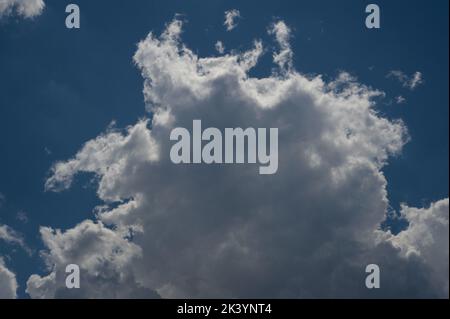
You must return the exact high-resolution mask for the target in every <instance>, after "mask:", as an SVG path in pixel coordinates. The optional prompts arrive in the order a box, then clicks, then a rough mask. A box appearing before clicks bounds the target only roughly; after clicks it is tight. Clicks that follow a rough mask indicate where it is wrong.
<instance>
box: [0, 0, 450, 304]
mask: <svg viewBox="0 0 450 319" xmlns="http://www.w3.org/2000/svg"><path fill="white" fill-rule="evenodd" d="M72 2H73V3H76V4H78V5H79V8H80V12H81V27H80V28H79V29H68V28H66V26H65V19H66V16H67V13H66V12H65V8H66V5H68V4H69V3H71V1H51V0H44V1H41V0H29V1H14V0H0V88H1V89H0V93H1V94H0V136H1V138H0V149H1V156H0V282H2V283H4V284H3V286H4V287H7V286H8V287H9V288H8V289H5V291H4V292H0V296H7V297H8V296H12V297H19V298H30V297H44V298H58V297H80V298H85V297H89V298H91V297H94V298H98V297H122V298H123V297H131V298H134V297H153V296H160V297H164V298H171V297H233V298H234V297H275V298H276V297H294V298H311V297H313V298H315V297H362V298H366V297H368V298H371V297H397V298H398V297H430V296H431V297H442V296H444V297H447V298H448V175H449V174H448V150H449V146H448V145H449V144H448V105H449V99H448V69H449V66H448V47H449V46H448V37H449V35H448V1H444V0H442V1H441V0H436V1H434V2H433V5H430V4H429V3H428V2H426V1H403V0H398V1H376V2H375V3H377V4H378V5H379V7H380V10H381V28H380V29H367V28H366V26H365V18H366V16H367V14H366V13H365V7H366V5H367V4H368V3H369V2H367V1H360V0H351V1H332V0H320V1H287V0H286V1H265V0H264V1H246V2H242V1H241V2H239V1H228V0H227V1H225V0H223V1H217V0H214V1H164V2H160V1H144V0H134V1H128V2H127V3H125V2H123V1H118V0H117V1H114V0H110V1H83V0H79V1H76V2H75V1H72ZM230 10H237V11H233V12H234V13H235V14H234V16H231V17H230V16H229V17H228V19H227V15H226V12H231V11H230ZM150 32H152V36H148V35H149V33H150ZM218 41H220V43H221V45H220V46H219V50H217V47H218ZM255 41H256V42H255ZM258 41H260V42H258ZM139 43H140V44H139ZM138 44H139V45H138ZM183 46H184V47H185V48H187V49H184V50H183V49H182V47H183ZM283 50H285V51H284V52H285V53H286V54H287V55H285V56H282V55H278V57H281V58H280V59H279V60H278V63H277V60H276V56H277V54H280V53H282V52H283ZM220 51H222V52H220ZM245 52H247V54H245ZM256 60H258V62H257V63H256V62H255V61H256ZM280 61H281V62H280ZM200 69H204V70H207V72H206V71H205V72H206V73H205V74H201V71H199V70H200ZM154 114H158V115H159V116H154ZM161 114H163V115H161ZM164 114H170V116H172V117H173V118H172V120H164V119H165V117H164ZM170 116H169V118H171V117H170ZM194 118H201V119H202V121H203V122H204V123H205V125H210V126H215V127H218V128H223V127H238V126H239V125H241V126H242V127H244V126H250V125H253V126H255V127H273V126H274V125H278V126H279V127H280V141H279V145H280V161H279V171H278V173H277V174H275V175H274V176H268V177H262V176H257V175H256V174H257V173H256V170H255V169H254V167H251V166H247V165H243V166H227V167H222V166H205V165H199V166H195V167H191V166H189V165H187V166H181V167H180V166H176V165H175V166H174V165H173V163H170V162H169V161H167V156H166V153H167V154H168V147H169V146H170V141H169V139H168V136H169V132H170V129H171V128H173V127H175V126H174V125H177V126H184V127H190V125H191V124H192V119H194ZM158 119H159V120H158ZM343 131H345V132H346V133H345V132H344V133H343ZM346 134H347V140H346V139H345V138H344V137H343V136H345V135H346ZM349 136H350V137H349ZM86 143H87V144H86ZM55 163H59V164H56V165H55ZM56 229H59V230H61V231H56ZM444 241H447V243H446V244H445V243H444ZM445 257H446V261H445ZM71 262H74V263H77V264H80V268H81V270H82V272H81V273H82V274H85V278H90V280H89V281H90V283H89V284H87V283H86V284H84V283H83V282H82V288H81V289H78V290H70V291H69V290H67V289H65V287H64V280H63V279H62V278H63V277H64V267H65V265H66V264H67V263H71ZM371 262H374V263H378V264H380V265H381V273H382V278H386V279H385V280H384V282H385V283H386V285H385V286H384V287H382V288H381V289H378V290H376V291H374V290H372V291H369V290H367V289H366V288H365V287H363V283H364V279H363V278H364V276H365V272H364V266H365V265H366V264H368V263H371ZM405 269H406V270H410V272H409V273H410V274H409V275H408V274H407V273H408V271H405ZM400 273H402V274H400ZM411 274H415V275H414V276H413V275H411ZM391 277H392V278H397V279H392V280H389V278H391ZM382 280H383V279H382ZM390 282H392V283H390ZM405 282H406V283H407V284H405ZM361 283H362V284H361ZM16 286H17V289H16ZM119 290H120V292H118V291H119ZM0 291H1V288H0ZM14 291H15V292H14Z"/></svg>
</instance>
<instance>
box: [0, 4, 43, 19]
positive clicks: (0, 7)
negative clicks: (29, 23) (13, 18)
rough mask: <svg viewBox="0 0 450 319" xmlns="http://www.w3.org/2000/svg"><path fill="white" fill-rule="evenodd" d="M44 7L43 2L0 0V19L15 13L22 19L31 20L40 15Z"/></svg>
mask: <svg viewBox="0 0 450 319" xmlns="http://www.w3.org/2000/svg"><path fill="white" fill-rule="evenodd" d="M44 7H45V3H44V1H43V0H0V17H1V16H2V15H10V14H14V13H15V14H17V15H19V16H22V17H24V18H33V17H35V16H38V15H40V14H41V13H42V10H44Z"/></svg>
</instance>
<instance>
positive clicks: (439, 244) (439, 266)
mask: <svg viewBox="0 0 450 319" xmlns="http://www.w3.org/2000/svg"><path fill="white" fill-rule="evenodd" d="M401 214H402V217H403V218H405V219H406V220H407V221H408V222H409V227H408V229H407V230H405V231H402V232H400V233H399V234H397V235H396V236H392V237H391V238H390V239H389V240H390V241H391V242H392V243H393V244H394V246H395V247H398V248H400V249H401V252H402V254H403V255H404V256H406V257H410V256H411V255H416V256H419V257H420V258H421V259H422V260H424V261H425V263H426V264H427V265H429V266H430V267H431V269H432V270H433V277H434V278H435V281H436V286H438V287H442V286H444V287H443V289H444V291H445V293H446V294H447V295H448V282H449V279H448V271H449V267H448V264H449V262H448V259H449V244H448V236H449V220H448V215H449V206H448V198H447V199H444V200H440V201H438V202H436V203H432V204H431V205H430V207H428V208H413V207H408V206H406V205H403V206H402V209H401Z"/></svg>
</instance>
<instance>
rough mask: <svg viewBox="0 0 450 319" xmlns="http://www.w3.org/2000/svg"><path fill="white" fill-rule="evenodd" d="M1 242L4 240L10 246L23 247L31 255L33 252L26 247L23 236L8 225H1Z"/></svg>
mask: <svg viewBox="0 0 450 319" xmlns="http://www.w3.org/2000/svg"><path fill="white" fill-rule="evenodd" d="M0 240H3V241H5V242H7V243H8V244H14V245H18V246H20V247H22V248H23V249H24V250H25V251H26V252H27V253H29V254H30V253H31V250H30V248H28V246H27V245H26V243H25V240H24V238H23V236H22V235H21V234H20V233H18V232H16V231H15V230H14V229H12V228H11V227H9V226H8V225H1V224H0Z"/></svg>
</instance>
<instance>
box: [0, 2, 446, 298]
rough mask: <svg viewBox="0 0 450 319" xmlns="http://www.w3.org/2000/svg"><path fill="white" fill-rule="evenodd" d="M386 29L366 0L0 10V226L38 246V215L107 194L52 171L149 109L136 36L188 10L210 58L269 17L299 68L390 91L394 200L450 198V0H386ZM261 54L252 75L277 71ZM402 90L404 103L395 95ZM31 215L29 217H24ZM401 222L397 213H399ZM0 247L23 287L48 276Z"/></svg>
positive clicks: (66, 216) (53, 220) (62, 221)
mask: <svg viewBox="0 0 450 319" xmlns="http://www.w3.org/2000/svg"><path fill="white" fill-rule="evenodd" d="M70 2H76V3H77V4H78V5H79V6H80V9H81V28H80V29H79V30H69V29H66V28H65V25H64V20H65V17H66V13H65V12H64V10H65V6H66V5H67V4H68V3H70ZM376 3H377V4H378V5H379V6H380V8H381V29H380V30H368V29H367V28H366V27H365V25H364V20H365V16H366V14H365V13H364V9H365V6H366V4H368V2H367V1H357V0H352V1H325V0H320V1H265V0H264V1H245V2H243V1H228V0H226V1H225V0H224V1H162V2H161V1H140V0H136V1H128V2H127V3H126V4H125V2H124V1H118V0H111V1H83V0H78V1H51V0H47V1H46V8H45V10H44V11H43V13H42V15H40V16H38V17H35V18H34V19H21V18H18V17H16V16H9V17H6V18H2V19H0V88H1V94H0V136H1V139H0V149H1V156H0V193H1V194H3V195H4V198H5V199H4V201H3V204H2V205H1V206H0V224H7V225H9V226H11V227H12V228H14V229H15V230H17V231H19V232H21V233H22V234H24V237H25V239H26V242H27V244H28V245H29V246H30V247H31V248H32V249H33V250H35V251H38V250H40V249H42V248H43V245H42V242H41V240H40V237H39V233H38V229H39V226H41V225H46V226H51V227H55V228H61V229H67V228H70V227H72V226H73V225H74V224H76V223H79V222H81V221H82V220H84V219H86V218H92V217H93V213H92V209H93V207H94V206H96V205H98V204H100V203H101V202H100V200H99V199H98V198H97V196H96V193H95V192H96V188H95V180H93V178H92V176H91V175H82V176H79V177H77V179H76V183H75V185H74V186H73V187H72V190H71V191H69V192H61V193H52V192H44V183H45V179H46V177H47V176H48V174H49V169H50V167H51V166H52V163H54V162H55V161H57V160H63V159H67V158H70V157H71V156H73V154H75V153H76V152H77V150H78V149H79V148H80V146H81V145H83V143H85V142H86V141H87V140H89V139H91V138H93V137H95V136H97V135H99V134H100V133H101V132H103V131H104V130H105V128H106V127H107V126H108V125H109V124H110V123H111V121H113V120H114V121H116V125H117V127H125V126H127V125H130V124H133V123H135V122H136V121H137V120H138V119H139V118H141V117H143V116H144V115H145V114H146V112H145V104H144V99H143V95H142V85H143V84H142V78H141V75H140V72H139V70H138V68H137V67H136V66H135V65H134V63H133V61H132V56H133V54H134V53H135V51H136V45H137V43H138V41H140V40H142V39H143V38H145V36H146V35H147V34H148V32H149V31H151V30H153V31H154V32H155V33H157V34H159V33H160V32H161V31H162V30H163V28H164V26H165V24H166V23H168V22H169V21H170V20H171V19H172V18H173V17H174V15H175V13H179V14H181V15H182V16H181V17H182V18H183V19H184V20H185V21H186V28H185V29H184V32H183V35H182V38H183V41H184V43H186V44H187V45H188V46H189V47H191V48H192V49H193V50H194V52H195V53H197V54H198V55H199V56H210V55H216V54H217V53H216V51H215V49H214V44H215V43H216V41H217V40H218V39H220V40H222V41H223V42H224V43H226V46H227V47H228V48H236V49H242V50H243V49H248V48H249V47H250V44H251V43H252V41H253V39H255V38H260V39H262V40H263V41H265V42H267V43H269V44H272V45H275V44H273V41H272V40H271V38H270V36H269V35H267V32H266V30H267V26H268V25H269V24H270V23H271V22H273V21H274V20H276V19H277V18H282V19H283V20H284V21H285V23H286V24H287V25H288V26H289V27H290V28H291V29H292V34H293V39H292V41H291V45H292V50H293V51H294V52H295V57H294V64H295V67H296V69H297V70H299V71H300V72H301V73H306V74H322V75H323V76H324V77H325V78H329V79H331V78H333V77H335V76H336V75H337V74H338V72H339V71H341V70H345V71H347V72H350V73H351V74H352V75H355V76H356V77H357V78H358V81H359V82H361V83H364V84H366V85H368V86H371V87H373V88H375V89H379V90H382V91H384V92H385V93H386V97H385V98H379V99H378V104H377V110H378V111H379V112H380V114H382V115H384V116H385V117H387V118H389V119H402V120H403V121H404V122H405V124H406V126H407V127H408V130H409V134H410V136H411V141H410V142H409V143H408V144H407V145H406V146H405V147H404V149H403V152H402V154H401V155H400V156H398V157H397V158H394V159H390V161H389V165H388V166H387V167H385V168H384V169H383V171H384V172H385V174H386V178H387V180H388V186H387V189H388V196H389V200H390V205H391V206H392V208H393V209H395V210H398V209H399V207H400V203H402V202H405V203H407V204H408V205H411V206H417V207H422V206H426V205H428V204H429V203H431V202H434V201H436V200H439V199H441V198H444V197H448V175H449V174H448V161H449V144H448V105H449V97H448V84H449V83H448V69H449V65H448V54H449V53H448V48H449V47H448V37H449V35H448V1H445V0H442V1H441V0H435V1H433V2H432V3H430V2H426V1H403V0H399V1H381V0H378V1H376ZM231 8H236V9H239V10H240V13H241V16H242V18H241V19H240V20H239V29H238V30H237V31H236V32H226V30H225V28H224V27H223V14H224V11H225V10H228V9H231ZM272 67H273V65H272V64H271V56H270V54H268V55H265V56H264V57H263V58H262V60H261V63H260V64H259V65H258V67H257V68H256V69H255V70H253V71H252V73H251V74H252V75H254V76H264V75H268V74H270V72H271V69H272ZM391 70H401V71H403V72H404V73H405V74H407V75H408V76H410V75H412V74H413V73H414V72H416V71H419V72H421V73H422V75H423V83H422V84H421V85H419V86H418V87H417V88H416V89H414V90H409V89H408V88H405V87H402V85H401V83H399V81H396V80H395V79H394V78H387V77H386V75H387V74H388V73H389V72H390V71H391ZM399 95H401V96H403V97H404V98H405V99H406V102H405V103H402V104H396V103H395V102H394V99H395V97H397V96H399ZM19 211H22V212H25V213H26V216H27V219H28V221H27V222H23V221H21V220H19V219H18V218H17V214H18V212H19ZM391 224H392V225H391V226H392V227H393V229H394V230H397V231H398V230H400V229H401V228H402V227H403V226H404V225H403V223H401V222H395V221H394V222H392V223H391ZM0 255H4V256H5V255H6V256H9V258H6V259H5V260H6V263H7V265H8V266H10V268H11V269H13V270H14V272H15V273H16V275H17V278H18V282H19V285H20V288H19V292H18V294H19V297H27V295H26V294H25V292H24V290H25V287H26V279H27V278H28V277H29V275H30V274H32V273H36V272H37V273H42V272H44V265H43V263H42V260H41V259H40V258H39V256H38V254H37V253H35V254H33V255H32V256H28V255H27V254H26V253H25V252H23V251H22V250H20V249H19V248H17V247H14V246H11V245H4V244H3V243H1V244H0Z"/></svg>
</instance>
